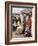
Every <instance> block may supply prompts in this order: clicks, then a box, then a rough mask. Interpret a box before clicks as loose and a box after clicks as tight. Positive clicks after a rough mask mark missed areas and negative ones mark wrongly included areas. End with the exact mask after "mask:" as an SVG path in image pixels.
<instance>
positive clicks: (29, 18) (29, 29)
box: [24, 16, 32, 37]
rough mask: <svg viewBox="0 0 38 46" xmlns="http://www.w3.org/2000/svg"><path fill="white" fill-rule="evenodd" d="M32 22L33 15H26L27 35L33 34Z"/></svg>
mask: <svg viewBox="0 0 38 46" xmlns="http://www.w3.org/2000/svg"><path fill="white" fill-rule="evenodd" d="M31 23H32V22H31V17H30V16H26V23H25V24H26V25H25V26H26V27H25V34H24V35H25V36H26V37H30V36H32V35H31Z"/></svg>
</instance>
